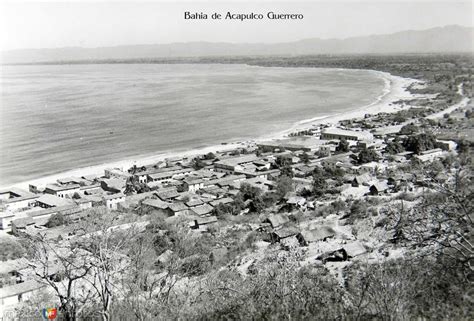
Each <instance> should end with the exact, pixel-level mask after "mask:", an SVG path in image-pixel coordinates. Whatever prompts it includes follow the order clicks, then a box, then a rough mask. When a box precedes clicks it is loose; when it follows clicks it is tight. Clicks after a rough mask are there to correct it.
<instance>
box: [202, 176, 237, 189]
mask: <svg viewBox="0 0 474 321" xmlns="http://www.w3.org/2000/svg"><path fill="white" fill-rule="evenodd" d="M245 179H246V176H245V175H228V176H224V177H221V178H218V179H213V180H209V181H204V186H205V187H208V186H220V187H223V186H229V185H231V184H233V183H235V182H240V181H244V180H245Z"/></svg>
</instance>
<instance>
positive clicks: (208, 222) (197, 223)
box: [189, 216, 217, 229]
mask: <svg viewBox="0 0 474 321" xmlns="http://www.w3.org/2000/svg"><path fill="white" fill-rule="evenodd" d="M215 224H217V217H216V216H208V217H202V218H198V219H195V220H193V221H192V222H190V223H189V227H190V228H192V229H203V228H204V229H207V227H208V226H212V225H215Z"/></svg>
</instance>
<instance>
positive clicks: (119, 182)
mask: <svg viewBox="0 0 474 321" xmlns="http://www.w3.org/2000/svg"><path fill="white" fill-rule="evenodd" d="M126 184H127V181H126V180H124V179H122V178H104V179H102V180H101V181H100V186H101V187H102V189H103V190H104V191H107V192H110V193H120V192H123V191H125V186H126Z"/></svg>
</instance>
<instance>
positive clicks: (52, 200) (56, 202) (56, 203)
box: [35, 194, 73, 208]
mask: <svg viewBox="0 0 474 321" xmlns="http://www.w3.org/2000/svg"><path fill="white" fill-rule="evenodd" d="M72 204H73V202H72V200H67V199H64V198H61V197H58V196H54V195H51V194H43V195H41V196H40V197H39V198H37V199H36V204H35V205H36V206H39V207H41V208H50V207H60V206H68V205H72Z"/></svg>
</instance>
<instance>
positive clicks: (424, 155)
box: [415, 148, 444, 163]
mask: <svg viewBox="0 0 474 321" xmlns="http://www.w3.org/2000/svg"><path fill="white" fill-rule="evenodd" d="M443 153H444V152H443V150H442V149H441V148H434V149H430V150H426V151H424V152H421V153H420V154H419V155H416V156H415V157H416V158H418V159H419V160H420V161H422V162H423V163H425V162H431V161H433V160H435V159H436V158H439V157H441V156H442V155H443Z"/></svg>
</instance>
